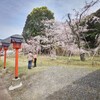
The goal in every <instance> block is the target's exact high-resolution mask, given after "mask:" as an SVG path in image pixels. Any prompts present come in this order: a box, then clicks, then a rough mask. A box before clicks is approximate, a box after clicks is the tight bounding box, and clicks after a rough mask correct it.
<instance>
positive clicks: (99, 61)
mask: <svg viewBox="0 0 100 100" xmlns="http://www.w3.org/2000/svg"><path fill="white" fill-rule="evenodd" d="M27 65H28V61H27V56H23V55H20V56H19V75H22V74H27V75H31V74H34V73H37V72H41V71H43V70H46V69H47V68H48V67H50V66H58V67H59V66H64V67H74V68H77V67H87V68H92V69H98V68H100V67H99V66H100V57H95V58H94V61H91V58H88V59H86V61H80V58H79V57H78V56H74V57H71V59H70V61H69V58H68V57H65V56H57V57H56V59H51V57H50V56H38V59H37V67H35V68H33V69H32V70H28V67H27ZM2 67H3V57H2V59H1V60H0V68H2ZM7 68H9V70H10V71H12V72H13V73H14V68H15V58H14V56H9V57H7Z"/></svg>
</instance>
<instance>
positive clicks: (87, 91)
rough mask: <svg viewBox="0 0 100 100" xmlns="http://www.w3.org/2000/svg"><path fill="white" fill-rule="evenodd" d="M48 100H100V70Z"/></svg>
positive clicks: (49, 97) (50, 96)
mask: <svg viewBox="0 0 100 100" xmlns="http://www.w3.org/2000/svg"><path fill="white" fill-rule="evenodd" d="M46 100H100V70H96V71H94V72H92V73H90V74H88V75H87V76H85V77H83V78H80V79H79V80H76V81H74V82H73V83H72V84H71V85H67V86H66V87H63V88H62V89H60V90H59V91H56V92H54V93H53V94H51V95H49V96H48V97H47V98H46Z"/></svg>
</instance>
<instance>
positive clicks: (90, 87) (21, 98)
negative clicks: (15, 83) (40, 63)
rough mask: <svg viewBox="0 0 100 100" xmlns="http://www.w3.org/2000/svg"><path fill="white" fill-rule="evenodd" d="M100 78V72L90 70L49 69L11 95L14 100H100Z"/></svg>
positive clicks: (33, 77) (26, 82)
mask: <svg viewBox="0 0 100 100" xmlns="http://www.w3.org/2000/svg"><path fill="white" fill-rule="evenodd" d="M32 70H34V69H32ZM96 73H97V74H96ZM99 76H100V70H98V71H93V70H91V69H89V68H69V67H67V68H65V67H49V68H48V69H47V70H45V71H42V72H41V73H37V74H35V75H33V76H31V77H30V78H28V79H27V80H26V81H24V82H23V88H21V89H19V90H14V92H11V95H12V96H13V100H99V99H100V97H99V95H100V77H99ZM89 97H90V98H92V99H89ZM98 98H99V99H98Z"/></svg>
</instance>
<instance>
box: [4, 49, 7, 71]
mask: <svg viewBox="0 0 100 100" xmlns="http://www.w3.org/2000/svg"><path fill="white" fill-rule="evenodd" d="M6 51H7V50H6V49H5V50H4V52H5V53H4V69H5V68H6V55H7V54H6V53H7V52H6Z"/></svg>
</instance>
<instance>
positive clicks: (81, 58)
mask: <svg viewBox="0 0 100 100" xmlns="http://www.w3.org/2000/svg"><path fill="white" fill-rule="evenodd" d="M80 60H81V61H85V53H81V54H80Z"/></svg>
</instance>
